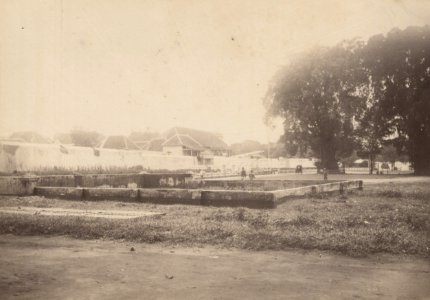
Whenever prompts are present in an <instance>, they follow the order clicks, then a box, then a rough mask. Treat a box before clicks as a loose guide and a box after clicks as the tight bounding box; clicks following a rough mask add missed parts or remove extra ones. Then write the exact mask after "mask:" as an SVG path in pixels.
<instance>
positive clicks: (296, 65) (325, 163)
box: [265, 40, 365, 170]
mask: <svg viewBox="0 0 430 300" xmlns="http://www.w3.org/2000/svg"><path fill="white" fill-rule="evenodd" d="M361 47H362V43H360V42H358V41H355V40H354V41H349V42H343V43H340V44H339V45H337V46H336V47H332V48H315V49H313V50H312V51H310V52H308V53H305V54H304V55H302V56H301V57H299V58H298V59H296V60H294V61H292V62H291V63H290V64H289V65H288V66H286V67H285V68H283V69H282V70H281V71H280V72H279V73H278V74H277V76H276V77H275V79H274V82H273V84H272V86H271V87H270V88H269V92H268V94H267V96H266V99H265V103H266V106H267V108H268V110H267V111H268V116H269V117H271V116H280V117H282V118H283V119H284V135H283V138H282V139H283V140H284V141H285V143H286V147H287V149H288V150H289V151H290V153H291V154H293V155H294V152H301V153H304V152H305V151H307V150H308V148H310V149H311V150H312V151H313V153H314V154H315V155H316V156H317V157H319V158H320V159H321V166H322V167H324V168H327V169H331V170H333V169H337V168H338V165H337V161H338V159H339V158H341V157H346V156H348V155H350V154H351V152H352V150H353V149H354V142H355V141H354V135H353V132H354V122H355V121H354V118H355V116H356V115H358V114H359V113H358V111H362V110H363V109H364V107H365V104H364V100H363V96H362V93H360V90H361V87H360V86H359V85H357V83H362V82H365V80H364V78H361V76H364V73H363V72H360V69H361V68H362V66H361V64H360V61H359V60H358V56H357V55H356V53H357V51H359V50H360V49H361Z"/></svg>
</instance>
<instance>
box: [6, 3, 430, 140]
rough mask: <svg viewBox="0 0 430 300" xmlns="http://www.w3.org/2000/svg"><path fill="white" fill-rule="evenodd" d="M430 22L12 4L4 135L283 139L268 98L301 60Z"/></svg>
mask: <svg viewBox="0 0 430 300" xmlns="http://www.w3.org/2000/svg"><path fill="white" fill-rule="evenodd" d="M429 22H430V1H427V0H414V1H413V0H411V1H406V0H404V1H401V0H397V1H395V0H391V1H388V0H374V1H365V0H350V1H345V0H331V1H330V0H324V1H321V0H315V1H304V0H298V1H279V0H274V1H267V0H261V1H257V0H238V1H231V0H211V1H209V0H175V1H167V0H136V1H132V0H73V1H59V0H43V1H42V0H40V1H38V0H1V1H0V136H2V135H3V136H4V135H7V134H10V133H12V132H13V131H21V130H36V131H38V132H40V133H42V134H45V135H48V136H52V135H53V134H54V133H56V132H66V131H69V130H70V129H72V128H81V129H85V130H96V131H99V132H101V133H104V134H129V133H130V132H131V131H139V130H145V129H146V128H151V129H153V130H157V131H163V130H166V129H168V128H169V127H172V126H183V127H191V128H196V129H202V130H209V131H214V132H218V133H221V134H222V135H223V136H224V138H225V140H226V141H227V142H229V143H231V142H239V141H242V140H244V139H255V140H258V141H260V142H267V140H268V139H270V140H272V141H273V140H276V139H277V138H278V137H279V134H280V133H281V128H280V127H278V129H275V130H268V129H267V128H266V126H265V125H264V121H263V117H264V113H265V110H264V107H263V104H262V98H263V96H264V95H265V93H266V90H267V86H268V83H269V81H270V79H271V78H272V76H273V75H274V73H275V72H276V71H277V70H278V69H279V67H280V66H281V65H283V64H285V63H287V62H288V60H289V59H291V58H292V57H294V55H295V54H297V53H299V52H302V51H304V50H306V49H308V48H310V47H312V46H314V45H316V44H319V45H332V44H335V43H337V42H339V41H341V40H342V39H345V38H352V37H356V36H360V37H364V38H366V37H369V36H370V35H373V34H376V33H383V32H387V31H389V30H390V29H391V28H393V27H399V28H405V27H406V26H409V25H420V26H421V25H424V24H426V23H427V24H428V23H429Z"/></svg>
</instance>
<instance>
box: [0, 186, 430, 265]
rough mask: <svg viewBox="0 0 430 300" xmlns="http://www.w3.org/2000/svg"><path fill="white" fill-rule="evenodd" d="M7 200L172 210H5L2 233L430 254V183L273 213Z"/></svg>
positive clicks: (294, 204) (297, 204) (293, 203)
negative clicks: (118, 216)
mask: <svg viewBox="0 0 430 300" xmlns="http://www.w3.org/2000/svg"><path fill="white" fill-rule="evenodd" d="M0 199H1V201H0V205H1V206H18V205H21V206H37V207H65V208H80V209H115V210H121V209H124V210H149V211H154V212H157V211H160V212H165V213H166V215H165V216H156V217H142V218H138V219H132V220H105V219H93V218H82V217H46V216H37V215H30V216H28V215H9V214H1V215H0V233H12V234H16V235H67V236H71V237H75V238H81V239H102V238H103V239H121V240H128V241H134V242H144V243H165V244H169V245H176V244H179V245H182V246H200V245H205V244H210V245H216V246H220V247H237V248H242V249H251V250H266V249H270V250H283V249H288V248H301V249H320V250H331V251H336V252H340V253H344V254H348V255H353V256H357V255H366V254H370V253H377V252H386V253H395V254H396V253H405V254H413V255H419V256H422V257H430V251H429V248H430V237H429V232H430V218H429V215H430V189H429V188H428V187H427V186H426V185H425V184H402V185H399V184H397V185H396V186H392V185H390V184H385V185H379V186H370V187H369V188H368V189H366V190H365V191H363V192H358V191H355V192H354V193H349V194H347V195H333V196H323V197H319V198H307V199H296V200H290V201H288V202H286V203H284V204H282V205H280V206H279V207H278V208H276V209H273V210H257V209H247V208H215V207H199V206H186V205H155V204H140V203H121V202H112V201H101V202H77V201H64V200H55V199H45V198H40V197H23V198H16V197H2V198H0Z"/></svg>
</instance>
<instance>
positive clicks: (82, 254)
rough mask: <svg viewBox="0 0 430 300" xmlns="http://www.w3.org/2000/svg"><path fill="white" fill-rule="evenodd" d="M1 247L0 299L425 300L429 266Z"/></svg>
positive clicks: (76, 246)
mask: <svg viewBox="0 0 430 300" xmlns="http://www.w3.org/2000/svg"><path fill="white" fill-rule="evenodd" d="M0 247H1V251H2V255H1V256H0V295H1V298H2V299H240V298H243V299H430V285H429V284H428V283H429V282H430V263H429V261H428V260H424V259H419V258H414V257H410V256H401V255H397V256H391V255H373V256H371V257H368V258H365V259H364V258H360V259H358V258H349V257H344V256H338V255H333V254H328V253H325V252H316V251H310V252H305V251H282V252H279V251H261V252H248V251H239V250H228V249H222V250H220V249H216V248H213V247H205V248H195V247H194V248H175V247H163V246H159V245H145V244H131V243H126V242H113V241H103V240H91V241H83V240H75V239H69V238H65V237H49V238H48V237H38V236H33V237H23V236H21V237H17V236H12V235H1V236H0ZM131 247H134V249H135V251H130V249H131Z"/></svg>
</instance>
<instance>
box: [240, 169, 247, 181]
mask: <svg viewBox="0 0 430 300" xmlns="http://www.w3.org/2000/svg"><path fill="white" fill-rule="evenodd" d="M240 176H241V177H242V180H245V178H246V171H245V168H243V167H242V171H241V172H240Z"/></svg>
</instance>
